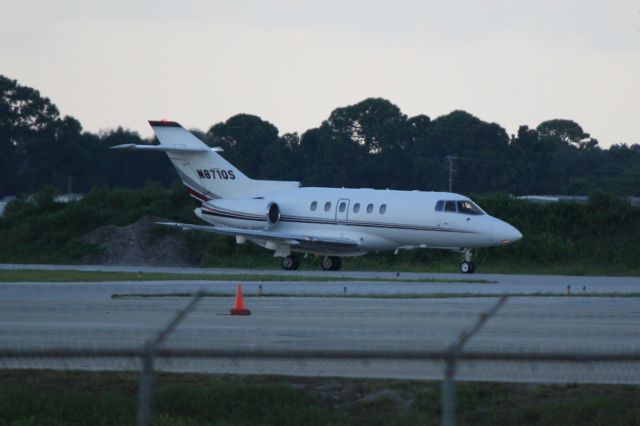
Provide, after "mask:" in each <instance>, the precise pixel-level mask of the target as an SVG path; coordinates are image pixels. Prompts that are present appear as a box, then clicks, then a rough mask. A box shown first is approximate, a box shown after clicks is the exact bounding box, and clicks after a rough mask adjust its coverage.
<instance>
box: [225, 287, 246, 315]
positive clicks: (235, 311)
mask: <svg viewBox="0 0 640 426" xmlns="http://www.w3.org/2000/svg"><path fill="white" fill-rule="evenodd" d="M229 312H230V313H231V315H251V311H250V310H248V309H246V308H245V307H244V299H243V298H242V286H240V284H238V288H237V289H236V303H235V304H234V305H233V308H231V310H230V311H229Z"/></svg>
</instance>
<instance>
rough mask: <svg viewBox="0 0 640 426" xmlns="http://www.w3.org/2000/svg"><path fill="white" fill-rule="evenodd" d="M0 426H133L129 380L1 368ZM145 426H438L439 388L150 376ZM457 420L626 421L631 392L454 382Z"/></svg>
mask: <svg viewBox="0 0 640 426" xmlns="http://www.w3.org/2000/svg"><path fill="white" fill-rule="evenodd" d="M0 383H1V384H2V386H0V424H2V425H86V424H95V425H135V424H136V422H137V419H136V398H137V385H138V376H137V374H135V373H128V372H125V373H122V372H117V373H116V372H100V373H94V372H56V371H47V370H40V371H37V370H0ZM155 383H156V386H155V388H154V390H155V392H154V398H153V404H152V408H153V409H152V424H154V425H204V424H216V425H255V424H261V425H302V424H304V425H328V424H331V425H347V424H362V425H388V424H395V425H415V424H424V425H438V424H440V421H441V419H440V416H441V408H440V398H441V393H440V383H439V382H432V381H400V380H358V379H336V378H295V377H272V376H221V375H204V374H158V375H157V376H156V381H155ZM456 395H457V399H456V408H457V410H456V417H457V420H458V424H473V425H481V426H482V425H514V424H536V425H559V424H562V425H582V424H589V425H606V426H611V425H632V424H638V421H639V419H640V387H638V386H609V385H606V386H605V385H597V386H596V385H553V386H551V385H518V384H495V383H458V385H457V394H456Z"/></svg>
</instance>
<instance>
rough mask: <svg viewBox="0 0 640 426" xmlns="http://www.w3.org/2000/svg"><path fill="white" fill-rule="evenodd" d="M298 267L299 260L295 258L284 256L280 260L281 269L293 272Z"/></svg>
mask: <svg viewBox="0 0 640 426" xmlns="http://www.w3.org/2000/svg"><path fill="white" fill-rule="evenodd" d="M298 267H300V259H299V258H298V257H297V256H286V257H283V258H282V269H286V270H287V271H293V270H295V269H298Z"/></svg>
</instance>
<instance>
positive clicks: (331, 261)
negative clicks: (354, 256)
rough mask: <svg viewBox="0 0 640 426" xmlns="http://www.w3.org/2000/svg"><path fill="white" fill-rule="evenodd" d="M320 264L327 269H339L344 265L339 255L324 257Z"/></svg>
mask: <svg viewBox="0 0 640 426" xmlns="http://www.w3.org/2000/svg"><path fill="white" fill-rule="evenodd" d="M320 266H321V267H322V269H324V270H325V271H337V270H339V269H340V266H342V259H340V258H339V257H337V256H326V257H323V258H322V261H321V262H320Z"/></svg>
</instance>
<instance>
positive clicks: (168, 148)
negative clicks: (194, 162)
mask: <svg viewBox="0 0 640 426" xmlns="http://www.w3.org/2000/svg"><path fill="white" fill-rule="evenodd" d="M111 149H137V150H145V151H162V152H185V153H198V152H209V151H212V150H213V151H222V148H194V147H186V146H184V145H136V144H133V143H126V144H124V145H116V146H112V147H111Z"/></svg>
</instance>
